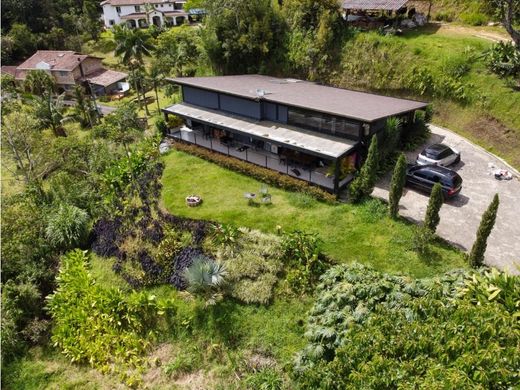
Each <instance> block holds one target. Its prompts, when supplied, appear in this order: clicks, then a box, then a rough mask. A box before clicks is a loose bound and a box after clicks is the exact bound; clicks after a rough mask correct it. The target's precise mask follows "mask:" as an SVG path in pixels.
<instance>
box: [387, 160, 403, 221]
mask: <svg viewBox="0 0 520 390" xmlns="http://www.w3.org/2000/svg"><path fill="white" fill-rule="evenodd" d="M405 183H406V157H405V156H404V154H403V153H401V154H400V155H399V158H398V159H397V164H395V168H394V173H393V174H392V181H391V182H390V194H389V195H388V203H389V213H390V217H392V218H397V215H398V214H399V200H400V199H401V196H403V188H404V185H405Z"/></svg>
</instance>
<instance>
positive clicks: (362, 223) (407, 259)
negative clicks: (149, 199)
mask: <svg viewBox="0 0 520 390" xmlns="http://www.w3.org/2000/svg"><path fill="white" fill-rule="evenodd" d="M164 162H165V163H166V169H165V171H164V174H163V181H162V182H163V194H162V200H163V203H164V206H165V207H166V208H167V209H168V210H169V211H170V212H171V213H173V214H174V215H181V216H186V217H191V218H199V219H207V220H213V221H218V222H222V223H230V224H234V225H236V226H245V227H250V228H255V229H260V230H262V231H265V232H272V233H274V232H276V230H277V226H281V228H282V229H283V230H286V231H291V230H296V229H299V230H304V231H307V232H316V233H318V234H319V235H320V237H321V238H322V240H323V241H324V250H325V252H326V253H327V254H328V255H330V256H331V257H332V258H334V259H336V260H338V261H340V262H352V261H360V262H362V263H365V264H370V265H372V266H373V267H375V268H376V269H378V270H381V271H386V272H399V273H404V274H408V275H412V276H415V277H425V276H431V275H434V274H437V273H441V272H444V271H446V270H449V269H452V268H454V267H463V266H464V261H463V255H462V253H460V252H459V251H457V250H455V249H453V248H451V247H448V246H447V245H441V244H436V245H433V246H432V247H431V252H432V253H431V254H430V256H428V258H421V257H420V256H418V255H417V254H416V253H415V252H413V251H412V250H410V249H409V248H410V246H411V242H412V238H413V229H412V226H411V225H410V224H407V223H405V222H403V221H393V220H391V219H389V218H388V217H387V216H386V212H385V209H386V208H385V207H384V206H382V205H381V204H380V203H379V202H378V201H371V202H368V203H365V204H364V205H351V204H339V205H328V204H324V203H320V202H317V201H315V200H312V199H308V198H307V197H305V196H303V195H301V194H298V193H291V192H287V191H283V190H279V189H275V188H271V189H270V192H271V193H272V199H273V204H272V205H270V206H266V205H262V206H258V207H252V206H248V204H247V201H246V199H244V193H245V192H257V191H258V190H259V189H260V187H261V185H262V184H261V183H260V182H259V181H257V180H254V179H252V178H250V177H247V176H244V175H241V174H238V173H235V172H231V171H229V170H226V169H223V168H221V167H218V166H217V165H215V164H212V163H210V162H207V161H204V160H202V159H199V158H197V157H194V156H190V155H187V154H185V153H182V152H179V151H172V152H170V153H169V154H168V155H167V156H165V157H164ZM190 194H197V195H200V196H202V198H203V200H204V202H203V204H202V205H201V206H199V207H197V208H189V207H187V206H186V205H185V200H184V198H185V197H186V196H187V195H190Z"/></svg>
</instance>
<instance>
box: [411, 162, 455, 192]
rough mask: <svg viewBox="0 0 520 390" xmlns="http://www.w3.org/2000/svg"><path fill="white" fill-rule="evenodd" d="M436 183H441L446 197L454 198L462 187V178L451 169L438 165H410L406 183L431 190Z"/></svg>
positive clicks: (424, 189) (420, 188) (426, 190)
mask: <svg viewBox="0 0 520 390" xmlns="http://www.w3.org/2000/svg"><path fill="white" fill-rule="evenodd" d="M435 183H441V185H442V193H443V195H444V199H449V198H453V197H454V196H456V195H457V194H458V193H459V192H460V190H461V189H462V178H461V177H460V176H459V174H458V173H457V172H455V171H453V170H451V169H448V168H445V167H441V166H438V165H411V164H410V165H408V168H407V170H406V184H407V185H408V186H413V187H415V188H417V189H419V190H422V191H425V192H431V190H432V188H433V186H434V184H435Z"/></svg>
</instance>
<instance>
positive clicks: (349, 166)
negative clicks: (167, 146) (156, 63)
mask: <svg viewBox="0 0 520 390" xmlns="http://www.w3.org/2000/svg"><path fill="white" fill-rule="evenodd" d="M169 81H171V82H173V83H175V84H177V85H179V86H181V88H182V100H183V102H182V103H179V104H175V105H173V106H171V107H168V108H165V109H163V112H164V114H165V116H166V120H167V121H168V115H169V114H174V115H177V116H180V117H182V118H183V119H184V123H185V125H184V126H183V127H181V128H178V129H173V130H172V132H171V134H170V135H171V136H172V137H174V138H177V139H181V140H183V141H186V142H190V143H195V144H197V145H201V146H204V147H206V148H209V149H212V150H215V151H218V152H221V153H225V154H227V155H230V156H234V157H237V158H240V159H243V160H247V161H250V162H253V163H255V164H257V165H261V166H264V167H267V168H270V169H273V170H276V171H279V172H282V173H285V174H288V175H291V176H294V177H298V178H300V179H303V180H306V181H309V182H311V183H314V184H317V185H319V186H321V187H323V188H325V189H327V190H329V191H332V192H334V193H337V192H338V191H339V190H340V189H342V188H344V187H345V186H346V185H347V183H348V182H349V181H350V180H351V179H352V177H353V176H352V173H353V171H354V170H355V169H356V168H358V167H359V163H360V161H359V160H360V158H359V153H358V152H359V151H360V150H361V149H363V150H365V149H366V145H367V143H368V141H369V140H370V138H371V137H372V135H373V134H381V133H382V130H383V129H384V128H385V125H386V120H387V119H388V118H389V117H392V116H396V117H399V118H401V119H402V121H403V123H404V124H405V125H406V124H408V123H412V121H413V120H414V115H415V111H416V110H420V109H424V108H426V106H427V104H426V103H422V102H417V101H413V100H405V99H397V98H392V97H387V96H380V95H374V94H369V93H364V92H357V91H350V90H346V89H340V88H333V87H327V86H323V85H318V84H316V83H312V82H308V81H302V80H296V79H280V78H274V77H270V76H260V75H240V76H217V77H181V78H174V79H169Z"/></svg>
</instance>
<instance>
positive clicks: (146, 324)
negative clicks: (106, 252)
mask: <svg viewBox="0 0 520 390" xmlns="http://www.w3.org/2000/svg"><path fill="white" fill-rule="evenodd" d="M88 262H89V258H88V255H87V254H86V252H83V251H81V250H78V249H77V250H74V251H72V252H69V253H68V254H67V255H65V256H63V257H62V259H61V267H60V275H59V277H58V278H57V282H58V287H57V289H56V291H55V292H54V293H53V294H52V295H50V296H49V297H48V298H47V300H48V305H47V308H48V310H49V313H50V314H51V316H52V319H53V330H52V342H53V343H54V345H55V346H56V347H58V348H60V349H61V350H62V352H63V353H64V354H65V356H67V357H68V358H69V359H70V360H71V361H72V362H83V363H88V364H90V365H91V366H92V367H95V368H98V369H100V370H101V372H111V371H112V372H115V373H117V374H119V375H120V376H121V378H122V379H123V380H125V381H126V382H127V384H129V385H134V384H136V382H137V381H138V380H139V378H138V376H136V375H135V374H134V373H132V372H133V371H134V370H136V369H137V371H139V369H140V368H142V367H143V364H144V361H143V359H142V358H141V355H142V354H143V352H144V351H145V350H146V349H147V347H148V345H149V341H148V340H147V337H149V336H150V335H151V334H153V332H154V331H156V330H157V325H158V318H160V316H161V315H164V314H168V316H172V315H173V314H174V311H175V308H174V305H173V303H172V302H170V301H161V302H159V301H157V299H156V298H155V296H150V295H147V294H146V293H144V292H139V293H137V292H134V293H131V294H130V295H128V294H123V292H121V291H120V290H116V289H106V288H103V287H100V286H98V285H96V283H95V280H94V279H93V278H92V276H91V275H90V273H89V265H88Z"/></svg>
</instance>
